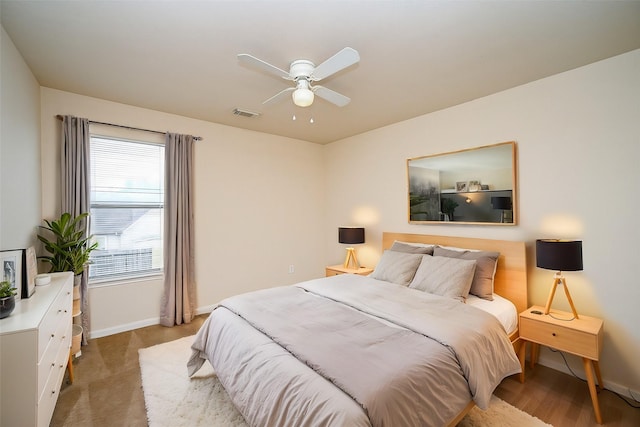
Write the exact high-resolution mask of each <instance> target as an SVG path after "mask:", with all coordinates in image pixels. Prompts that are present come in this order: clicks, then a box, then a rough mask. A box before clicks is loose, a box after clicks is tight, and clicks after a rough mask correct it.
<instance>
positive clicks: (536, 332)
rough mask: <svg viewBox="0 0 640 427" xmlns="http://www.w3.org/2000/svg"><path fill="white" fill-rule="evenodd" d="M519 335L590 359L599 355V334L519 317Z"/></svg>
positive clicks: (595, 358)
mask: <svg viewBox="0 0 640 427" xmlns="http://www.w3.org/2000/svg"><path fill="white" fill-rule="evenodd" d="M520 337H521V338H523V339H525V340H527V341H532V342H535V343H538V344H542V345H545V346H548V347H552V348H555V349H556V350H561V351H566V352H569V353H573V354H576V355H578V356H582V357H586V358H588V359H592V360H598V359H599V356H600V354H599V353H600V351H599V350H600V345H599V334H592V333H588V332H584V331H579V330H576V329H571V328H569V327H563V326H560V325H556V324H551V323H547V322H543V321H539V320H533V319H529V318H526V317H520Z"/></svg>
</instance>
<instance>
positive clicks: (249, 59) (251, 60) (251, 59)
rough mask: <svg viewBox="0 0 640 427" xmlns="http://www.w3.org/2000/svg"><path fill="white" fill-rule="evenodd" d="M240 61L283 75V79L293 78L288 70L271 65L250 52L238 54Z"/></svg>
mask: <svg viewBox="0 0 640 427" xmlns="http://www.w3.org/2000/svg"><path fill="white" fill-rule="evenodd" d="M238 61H240V62H243V63H244V64H246V65H249V66H251V67H254V68H258V69H260V70H262V71H266V72H267V73H269V74H273V75H276V76H278V77H282V78H283V79H287V80H293V79H292V78H291V77H290V76H289V72H288V71H284V70H281V69H280V68H278V67H276V66H275V65H271V64H269V63H268V62H264V61H263V60H262V59H258V58H256V57H255V56H251V55H249V54H248V53H240V54H238Z"/></svg>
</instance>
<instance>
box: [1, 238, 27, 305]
mask: <svg viewBox="0 0 640 427" xmlns="http://www.w3.org/2000/svg"><path fill="white" fill-rule="evenodd" d="M22 252H23V251H22V249H18V250H11V251H0V267H2V271H1V272H0V276H1V278H2V280H3V281H4V280H6V281H8V282H9V283H11V287H12V288H15V289H16V290H17V291H18V293H17V294H16V300H19V299H21V298H22V256H23V255H22Z"/></svg>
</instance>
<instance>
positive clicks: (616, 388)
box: [538, 356, 640, 400]
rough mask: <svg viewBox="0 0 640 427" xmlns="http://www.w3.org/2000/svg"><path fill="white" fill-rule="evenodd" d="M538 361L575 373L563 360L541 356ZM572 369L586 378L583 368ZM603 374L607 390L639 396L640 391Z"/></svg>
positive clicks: (634, 396) (633, 398) (581, 377)
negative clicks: (609, 379)
mask: <svg viewBox="0 0 640 427" xmlns="http://www.w3.org/2000/svg"><path fill="white" fill-rule="evenodd" d="M538 363H539V364H541V365H543V366H546V367H547V368H551V369H554V370H556V371H560V372H564V373H565V374H569V375H571V376H573V373H572V372H571V371H570V370H569V368H567V365H565V364H564V363H562V362H558V361H556V360H550V359H549V358H546V357H542V356H541V357H540V359H539V360H538ZM571 369H573V371H574V372H575V373H576V375H578V377H579V378H580V379H582V380H585V378H586V376H585V373H584V370H583V369H580V368H576V367H572V368H571ZM602 376H603V377H604V378H602V381H603V382H604V388H606V389H607V390H611V391H613V392H615V393H618V394H619V395H621V396H624V397H627V398H629V399H632V400H635V399H637V398H638V396H640V392H639V391H636V390H630V389H629V387H626V386H623V385H620V384H617V383H614V382H611V381H607V380H606V375H604V373H603V375H602ZM585 381H586V380H585ZM632 394H633V395H632Z"/></svg>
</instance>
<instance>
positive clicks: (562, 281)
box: [544, 271, 580, 319]
mask: <svg viewBox="0 0 640 427" xmlns="http://www.w3.org/2000/svg"><path fill="white" fill-rule="evenodd" d="M558 285H562V287H563V288H564V293H565V295H566V296H567V300H568V301H569V305H570V306H571V311H572V312H573V316H574V317H575V318H576V319H579V318H580V317H578V312H577V311H576V307H575V306H574V305H573V300H572V299H571V294H570V293H569V287H568V286H567V281H566V279H565V278H564V276H563V275H562V273H561V272H560V271H559V272H557V273H556V275H555V276H554V280H553V286H552V287H551V291H550V292H549V298H547V305H546V306H545V307H544V314H549V311H550V310H551V302H552V301H553V297H554V296H555V294H556V288H557V287H558Z"/></svg>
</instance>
